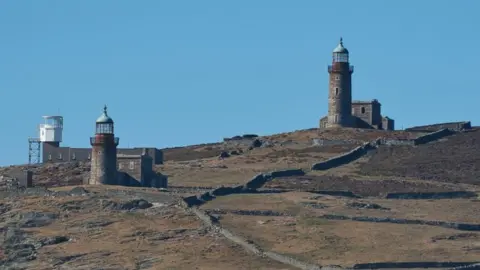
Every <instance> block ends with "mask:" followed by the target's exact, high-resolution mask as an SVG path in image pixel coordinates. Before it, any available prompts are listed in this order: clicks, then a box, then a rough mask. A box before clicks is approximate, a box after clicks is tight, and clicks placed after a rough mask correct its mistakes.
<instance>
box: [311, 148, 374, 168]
mask: <svg viewBox="0 0 480 270" xmlns="http://www.w3.org/2000/svg"><path fill="white" fill-rule="evenodd" d="M375 148H376V145H374V144H372V143H365V144H364V145H362V146H359V147H356V148H354V149H353V150H352V151H350V152H347V153H345V154H342V155H339V156H336V157H333V158H330V159H328V160H326V161H323V162H319V163H315V164H313V165H312V170H316V171H324V170H328V169H332V168H335V167H338V166H341V165H344V164H347V163H350V162H352V161H355V160H357V159H359V158H360V157H362V156H363V155H365V154H366V153H367V152H368V151H370V150H373V149H375Z"/></svg>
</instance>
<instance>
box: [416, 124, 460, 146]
mask: <svg viewBox="0 0 480 270" xmlns="http://www.w3.org/2000/svg"><path fill="white" fill-rule="evenodd" d="M452 134H455V131H453V130H451V129H448V128H445V129H441V130H438V131H435V132H432V133H428V134H426V135H423V136H420V137H418V138H416V139H414V145H420V144H426V143H429V142H432V141H436V140H439V139H441V138H444V137H447V136H450V135H452Z"/></svg>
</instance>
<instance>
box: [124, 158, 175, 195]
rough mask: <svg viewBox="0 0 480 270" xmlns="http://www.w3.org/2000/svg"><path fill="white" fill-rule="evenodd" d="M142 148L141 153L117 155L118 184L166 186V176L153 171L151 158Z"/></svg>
mask: <svg viewBox="0 0 480 270" xmlns="http://www.w3.org/2000/svg"><path fill="white" fill-rule="evenodd" d="M147 151H148V150H147V149H144V151H143V153H142V154H141V155H127V154H118V155H117V165H118V176H117V181H118V185H123V186H142V187H157V188H166V187H167V177H166V176H165V175H162V174H160V173H157V172H155V171H153V160H152V157H151V156H149V155H148V153H147Z"/></svg>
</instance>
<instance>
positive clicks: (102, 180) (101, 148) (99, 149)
mask: <svg viewBox="0 0 480 270" xmlns="http://www.w3.org/2000/svg"><path fill="white" fill-rule="evenodd" d="M113 126H114V125H113V120H112V118H110V117H109V116H108V114H107V106H105V107H104V109H103V114H102V115H101V116H100V117H99V118H98V119H97V121H96V125H95V137H90V144H91V145H92V156H91V163H92V165H91V166H92V168H91V171H90V179H89V181H88V183H89V184H90V185H99V184H106V185H115V184H116V182H117V181H116V177H117V145H118V138H116V137H115V135H114V132H113Z"/></svg>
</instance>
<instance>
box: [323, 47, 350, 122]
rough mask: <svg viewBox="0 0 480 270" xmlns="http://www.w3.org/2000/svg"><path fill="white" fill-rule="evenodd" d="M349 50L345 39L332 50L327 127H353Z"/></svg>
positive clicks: (329, 71)
mask: <svg viewBox="0 0 480 270" xmlns="http://www.w3.org/2000/svg"><path fill="white" fill-rule="evenodd" d="M348 56H349V52H348V50H347V48H345V47H344V46H343V40H342V38H340V42H339V43H338V45H337V47H336V48H335V49H334V50H333V52H332V65H329V66H328V73H329V74H330V79H329V86H328V122H327V127H352V126H353V124H354V123H352V122H353V119H352V73H353V66H351V65H350V63H349V60H348Z"/></svg>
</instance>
